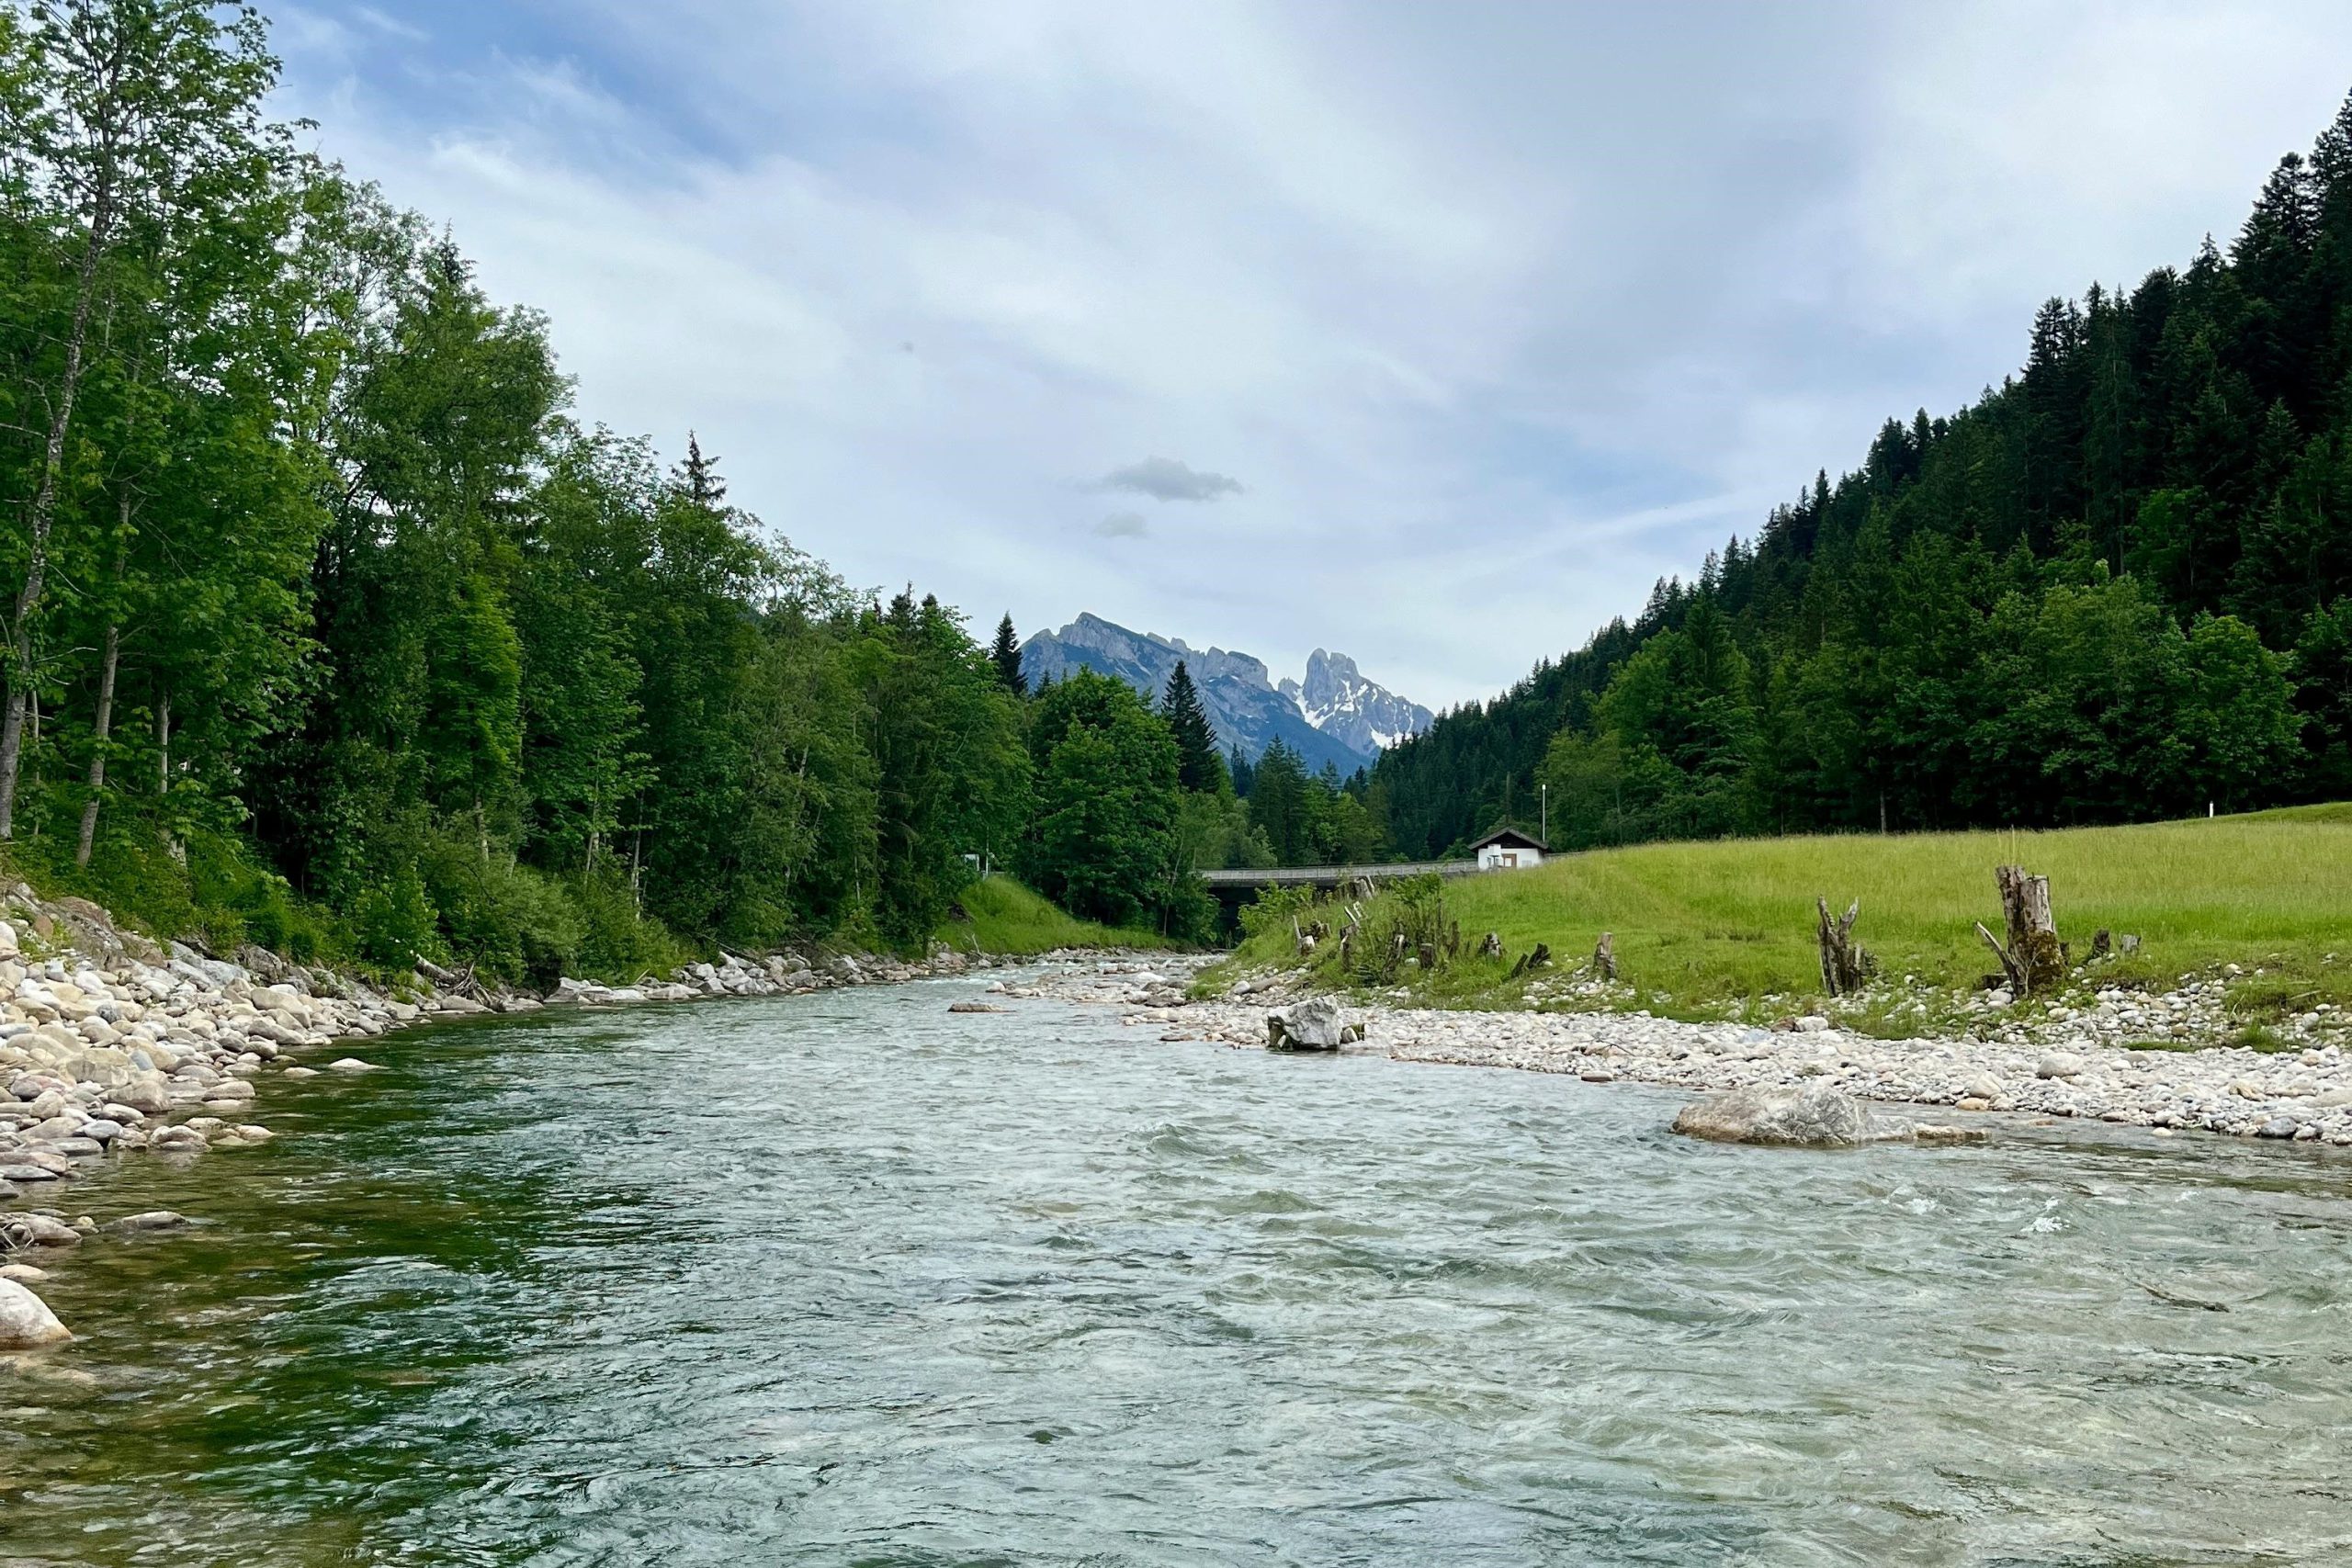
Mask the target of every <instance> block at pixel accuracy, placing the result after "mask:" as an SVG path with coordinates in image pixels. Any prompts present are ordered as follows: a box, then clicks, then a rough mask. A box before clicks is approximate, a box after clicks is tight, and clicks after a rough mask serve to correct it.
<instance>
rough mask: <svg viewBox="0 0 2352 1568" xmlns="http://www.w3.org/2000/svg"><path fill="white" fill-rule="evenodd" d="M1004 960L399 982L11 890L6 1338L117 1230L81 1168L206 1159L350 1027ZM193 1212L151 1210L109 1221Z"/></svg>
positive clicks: (1, 1113)
mask: <svg viewBox="0 0 2352 1568" xmlns="http://www.w3.org/2000/svg"><path fill="white" fill-rule="evenodd" d="M992 963H993V961H992V960H989V959H987V958H975V957H970V956H967V955H965V954H962V953H955V952H953V951H951V950H949V949H946V948H944V947H942V948H940V949H937V950H936V951H934V952H933V954H932V956H931V957H930V958H928V959H926V960H924V961H922V962H919V963H910V962H907V961H905V960H900V959H895V958H888V957H876V956H872V955H859V954H808V953H775V954H773V955H770V956H767V957H764V958H759V959H752V958H744V957H737V956H734V955H722V957H721V958H720V960H719V961H718V963H715V964H691V965H689V966H687V967H686V968H684V969H681V970H680V971H678V972H677V973H676V974H675V975H673V976H669V977H668V978H666V979H653V978H648V979H646V980H644V981H641V982H639V984H637V985H634V986H621V987H612V986H605V985H599V984H596V983H594V982H592V981H584V980H575V979H569V978H567V979H564V980H562V981H560V983H559V984H558V985H557V986H556V987H555V988H554V990H552V991H551V992H549V993H548V994H547V995H546V996H544V997H541V996H535V995H530V994H527V993H523V992H517V991H512V990H506V989H503V988H497V987H485V986H481V985H480V984H477V983H475V982H474V981H473V980H471V979H470V978H469V977H468V976H459V975H453V974H450V973H448V972H447V971H445V970H440V969H437V968H434V967H432V966H431V965H424V967H423V970H422V972H421V973H420V974H419V975H418V976H416V977H415V978H414V979H413V982H411V983H409V984H407V985H405V986H403V987H401V989H400V990H398V991H396V992H388V991H383V990H379V989H377V988H375V987H371V986H369V985H368V984H367V983H365V982H363V981H362V980H360V979H358V978H356V977H355V976H350V975H345V974H340V973H337V972H335V971H334V970H330V969H323V968H316V967H305V966H302V965H299V964H290V963H288V962H287V961H286V960H284V959H282V958H280V957H278V956H277V954H275V953H269V952H267V951H266V950H264V949H260V948H253V947H247V948H242V949H239V950H238V951H237V953H234V954H233V955H232V956H231V957H230V958H225V959H224V958H216V957H212V956H209V955H207V954H205V953H198V952H197V951H195V950H194V949H192V948H189V947H187V946H184V945H181V944H178V943H174V944H173V945H171V946H170V947H169V948H162V947H158V946H156V945H155V944H154V943H153V942H149V941H147V940H146V939H145V938H143V937H141V936H140V935H139V934H137V933H136V932H132V931H122V930H119V929H118V928H117V927H116V926H115V925H114V924H113V922H112V921H111V920H110V919H108V918H107V913H106V911H105V910H103V909H101V908H98V907H97V906H96V905H95V904H91V903H88V902H86V901H85V900H82V899H74V898H67V899H57V900H43V899H40V898H39V897H35V895H34V894H33V892H32V890H31V889H30V888H28V887H27V886H23V885H22V884H18V885H17V886H13V887H9V888H6V889H5V890H0V1348H11V1347H25V1346H30V1345H34V1344H40V1343H45V1342H48V1341H49V1340H51V1339H53V1338H54V1337H55V1335H54V1334H53V1333H52V1332H51V1327H50V1325H53V1322H54V1320H53V1319H47V1314H46V1309H45V1308H43V1307H42V1306H41V1305H40V1302H39V1300H38V1298H37V1297H36V1298H33V1299H31V1300H30V1301H29V1303H28V1301H27V1300H26V1299H25V1298H26V1296H27V1295H28V1293H29V1292H28V1291H27V1289H26V1287H30V1286H36V1285H38V1284H39V1283H40V1280H42V1279H43V1278H45V1277H46V1270H47V1269H48V1268H51V1267H54V1266H55V1263H56V1262H57V1260H59V1259H61V1258H65V1257H68V1256H70V1252H69V1251H68V1250H67V1249H69V1248H72V1247H76V1246H79V1245H81V1244H82V1242H83V1241H84V1240H85V1237H88V1236H91V1235H95V1234H97V1233H98V1232H99V1230H100V1229H101V1227H99V1226H98V1225H97V1224H96V1223H95V1222H94V1221H93V1220H92V1219H91V1217H90V1216H88V1215H86V1214H83V1213H79V1212H78V1209H79V1205H78V1204H76V1203H75V1202H74V1198H73V1193H74V1183H75V1180H76V1179H77V1178H80V1177H83V1176H85V1175H87V1174H89V1173H91V1172H93V1171H95V1170H97V1169H100V1168H103V1167H104V1166H105V1164H106V1162H107V1161H108V1160H112V1159H118V1158H121V1157H125V1156H130V1155H131V1154H132V1153H133V1152H135V1151H141V1150H143V1151H146V1152H148V1153H150V1154H153V1155H161V1156H170V1157H174V1158H178V1159H188V1160H193V1159H198V1158H200V1157H205V1156H213V1155H218V1154H220V1153H224V1152H226V1151H230V1150H234V1149H238V1148H247V1147H251V1146H254V1145H258V1144H261V1143H263V1142H266V1141H267V1140H268V1139H269V1138H270V1137H271V1136H272V1135H273V1134H271V1132H270V1130H269V1128H268V1126H267V1125H266V1123H265V1122H263V1121H262V1120H261V1117H262V1115H263V1103H262V1102H263V1098H264V1097H263V1094H262V1086H264V1085H266V1083H267V1082H268V1081H269V1079H270V1078H271V1077H273V1076H276V1077H288V1078H295V1077H313V1076H315V1075H316V1074H318V1073H320V1072H354V1073H356V1072H366V1071H368V1070H369V1069H370V1067H371V1066H372V1065H371V1064H370V1063H368V1061H367V1060H366V1059H365V1057H364V1056H361V1055H341V1054H338V1052H339V1051H344V1052H347V1051H349V1050H351V1049H352V1048H353V1047H352V1043H353V1042H365V1041H368V1040H370V1039H374V1038H377V1037H379V1036H381V1035H383V1034H386V1033H389V1032H391V1031H392V1030H395V1029H400V1028H404V1027H407V1026H410V1025H414V1024H421V1023H430V1022H440V1021H451V1020H458V1019H464V1018H468V1017H473V1016H479V1015H483V1014H490V1013H520V1012H527V1011H532V1010H537V1009H540V1008H546V1007H567V1006H570V1007H612V1006H626V1005H628V1004H632V1003H647V1002H674V1001H687V1000H692V999H695V998H704V997H721V996H731V997H771V996H790V995H797V994H801V993H805V992H810V991H819V990H826V989H831V988H832V987H842V986H854V985H870V984H888V983H892V982H897V981H903V980H911V979H917V978H922V977H925V976H941V975H957V974H963V973H966V972H967V971H969V970H971V969H974V968H986V967H989V966H991V965H992ZM363 1048H364V1047H363ZM313 1062H315V1063H317V1064H318V1065H316V1066H313V1065H311V1064H312V1063H313ZM176 1221H177V1216H175V1215H168V1214H150V1215H139V1216H132V1217H131V1218H130V1219H129V1220H119V1221H117V1222H115V1224H114V1226H113V1227H108V1228H119V1227H122V1226H125V1225H129V1226H131V1227H133V1228H138V1229H160V1228H166V1227H168V1226H169V1225H170V1224H174V1223H175V1222H176Z"/></svg>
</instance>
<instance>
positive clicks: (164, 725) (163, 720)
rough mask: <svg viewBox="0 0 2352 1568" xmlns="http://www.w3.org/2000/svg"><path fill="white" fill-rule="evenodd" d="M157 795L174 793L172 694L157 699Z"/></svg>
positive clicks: (165, 694) (167, 693)
mask: <svg viewBox="0 0 2352 1568" xmlns="http://www.w3.org/2000/svg"><path fill="white" fill-rule="evenodd" d="M155 793H156V794H157V795H169V794H171V793H172V694H171V693H169V692H165V693H164V694H163V695H162V696H160V697H158V698H156V699H155Z"/></svg>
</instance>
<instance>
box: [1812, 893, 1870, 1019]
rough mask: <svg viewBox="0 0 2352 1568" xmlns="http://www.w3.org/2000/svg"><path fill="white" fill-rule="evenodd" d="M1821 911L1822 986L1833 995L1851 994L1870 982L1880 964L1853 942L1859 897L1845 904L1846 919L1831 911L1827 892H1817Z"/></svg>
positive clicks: (1816, 902)
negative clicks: (1835, 915)
mask: <svg viewBox="0 0 2352 1568" xmlns="http://www.w3.org/2000/svg"><path fill="white" fill-rule="evenodd" d="M1814 907H1815V908H1817V909H1819V910H1820V911H1821V987H1822V989H1823V990H1825V991H1826V992H1828V993H1829V994H1830V995H1831V996H1833V997H1850V996H1852V995H1854V994H1855V993H1856V992H1858V991H1860V989H1861V988H1862V987H1864V986H1865V985H1867V984H1869V982H1870V977H1871V975H1872V974H1874V973H1875V972H1876V971H1877V968H1878V964H1876V962H1875V961H1873V960H1872V959H1871V955H1870V954H1869V953H1867V952H1865V951H1864V950H1863V949H1862V947H1861V946H1860V944H1859V943H1858V942H1855V941H1854V921H1855V919H1856V918H1858V917H1859V916H1860V914H1861V912H1862V901H1861V900H1860V899H1859V898H1857V899H1855V900H1854V901H1853V902H1852V903H1850V904H1849V905H1847V906H1846V913H1845V916H1844V918H1843V919H1838V918H1836V917H1833V916H1832V915H1831V914H1830V913H1829V899H1828V897H1827V895H1826V894H1823V895H1816V896H1815V898H1814Z"/></svg>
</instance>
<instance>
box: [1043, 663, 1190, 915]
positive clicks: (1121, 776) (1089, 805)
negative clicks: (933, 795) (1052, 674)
mask: <svg viewBox="0 0 2352 1568" xmlns="http://www.w3.org/2000/svg"><path fill="white" fill-rule="evenodd" d="M1029 745H1030V749H1031V752H1032V754H1033V755H1034V756H1035V759H1036V771H1037V830H1036V834H1035V838H1034V839H1033V840H1031V841H1030V843H1029V844H1028V845H1027V846H1026V847H1025V851H1024V855H1023V863H1024V864H1025V865H1026V866H1027V868H1028V880H1029V881H1030V882H1032V883H1033V884H1035V886H1036V887H1037V888H1038V890H1039V891H1040V892H1043V893H1044V894H1045V895H1046V897H1050V898H1052V899H1053V900H1054V901H1055V902H1057V903H1058V904H1060V905H1061V906H1062V907H1063V908H1067V909H1069V911H1070V912H1071V913H1073V914H1076V915H1079V916H1080V917H1083V918H1085V919H1095V920H1100V921H1101V922H1103V924H1105V925H1113V926H1148V927H1151V928H1154V929H1159V930H1162V931H1170V932H1173V933H1180V934H1181V933H1185V932H1189V931H1197V930H1199V929H1201V927H1202V926H1203V924H1204V918H1205V916H1206V915H1207V914H1208V913H1209V911H1208V910H1207V909H1206V908H1205V907H1204V904H1203V903H1202V902H1200V901H1199V899H1198V897H1187V895H1188V894H1192V893H1193V892H1194V889H1193V885H1192V879H1191V878H1189V876H1188V875H1187V874H1186V872H1187V868H1186V867H1185V866H1184V865H1183V864H1182V859H1181V851H1182V844H1181V842H1180V840H1179V836H1178V832H1177V813H1178V808H1179V799H1180V790H1179V787H1178V784H1177V774H1176V742H1175V739H1174V738H1173V737H1172V736H1171V735H1170V733H1169V729H1168V726H1167V724H1166V723H1165V722H1164V721H1163V720H1162V719H1161V718H1160V717H1159V716H1158V715H1157V714H1155V713H1153V712H1152V711H1151V710H1150V709H1149V708H1148V707H1146V706H1145V705H1144V703H1143V699H1142V698H1140V697H1138V696H1137V695H1136V694H1135V692H1134V690H1133V689H1132V688H1131V687H1129V686H1128V685H1127V684H1126V682H1124V681H1119V680H1114V679H1113V678H1112V677H1110V676H1107V675H1098V674H1096V673H1095V672H1093V671H1091V670H1079V671H1074V672H1073V673H1072V674H1071V675H1070V677H1069V679H1068V680H1066V681H1063V682H1059V683H1057V685H1055V686H1054V687H1052V688H1051V689H1050V690H1048V691H1046V693H1044V694H1041V695H1040V696H1039V697H1038V699H1037V705H1036V712H1035V715H1034V716H1033V717H1032V719H1031V723H1030V732H1029Z"/></svg>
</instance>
